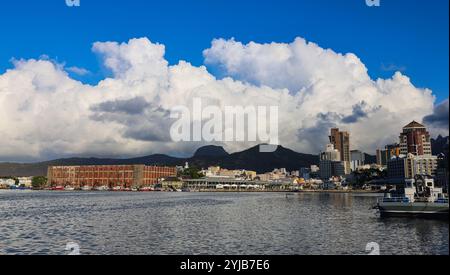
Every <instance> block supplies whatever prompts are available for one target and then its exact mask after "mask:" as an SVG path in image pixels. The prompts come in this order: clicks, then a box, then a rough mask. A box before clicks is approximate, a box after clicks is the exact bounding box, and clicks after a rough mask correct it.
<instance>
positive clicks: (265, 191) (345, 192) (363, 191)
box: [0, 189, 384, 195]
mask: <svg viewBox="0 0 450 275" xmlns="http://www.w3.org/2000/svg"><path fill="white" fill-rule="evenodd" d="M2 191H15V192H24V191H26V192H51V193H88V192H95V193H288V194H296V193H324V194H380V195H382V194H384V192H379V191H372V190H299V191H291V190H243V191H237V190H190V191H187V192H175V191H112V190H105V191H99V190H41V189H23V190H19V189H0V192H2Z"/></svg>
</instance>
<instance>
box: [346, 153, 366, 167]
mask: <svg viewBox="0 0 450 275" xmlns="http://www.w3.org/2000/svg"><path fill="white" fill-rule="evenodd" d="M350 159H351V169H352V171H356V170H357V169H358V167H359V166H363V165H364V163H365V161H366V156H365V154H364V153H363V152H361V151H359V150H352V151H351V152H350Z"/></svg>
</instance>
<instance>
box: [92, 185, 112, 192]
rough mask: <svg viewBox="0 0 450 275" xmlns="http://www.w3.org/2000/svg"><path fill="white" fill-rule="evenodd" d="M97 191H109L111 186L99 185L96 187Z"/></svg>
mask: <svg viewBox="0 0 450 275" xmlns="http://www.w3.org/2000/svg"><path fill="white" fill-rule="evenodd" d="M94 190H95V191H108V190H109V187H108V186H106V185H102V186H98V187H95V188H94Z"/></svg>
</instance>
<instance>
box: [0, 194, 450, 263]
mask: <svg viewBox="0 0 450 275" xmlns="http://www.w3.org/2000/svg"><path fill="white" fill-rule="evenodd" d="M377 198H378V196H376V195H374V194H339V193H337V194H328V193H294V194H290V195H286V194H285V193H181V192H180V193H177V192H173V193H162V192H147V193H146V192H144V193H130V192H129V193H122V192H45V191H42V192H40V191H0V217H1V218H0V228H1V230H0V254H56V255H59V254H61V255H63V254H67V253H68V252H67V251H66V246H67V244H68V243H74V244H76V245H77V246H78V248H79V252H80V253H81V254H133V255H134V254H157V255H167V254H169V255H171V254H184V255H185V254H189V255H190V254H196V255H197V254H202V255H203V254H233V255H234V254H263V255H265V254H269V255H291V254H295V255H298V254H300V255H304V254H307V255H309V254H313V255H321V254H333V255H334V254H338V255H340V254H356V255H359V254H367V253H368V252H366V246H367V244H368V243H377V244H378V246H379V249H380V254H382V255H383V254H387V255H392V254H394V255H396V254H444V255H448V254H449V231H448V228H449V223H448V221H440V220H423V219H408V218H389V219H381V218H379V216H378V215H377V213H376V212H375V210H372V209H371V207H372V206H373V205H374V204H375V203H376V200H377Z"/></svg>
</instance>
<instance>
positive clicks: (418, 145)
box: [400, 121, 432, 156]
mask: <svg viewBox="0 0 450 275" xmlns="http://www.w3.org/2000/svg"><path fill="white" fill-rule="evenodd" d="M400 154H402V155H405V156H406V155H407V154H413V155H416V156H431V155H432V153H431V140H430V133H429V132H428V131H427V129H426V128H425V126H424V125H422V124H420V123H418V122H416V121H413V122H411V123H409V124H408V125H406V126H405V127H403V132H402V133H401V134H400Z"/></svg>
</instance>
